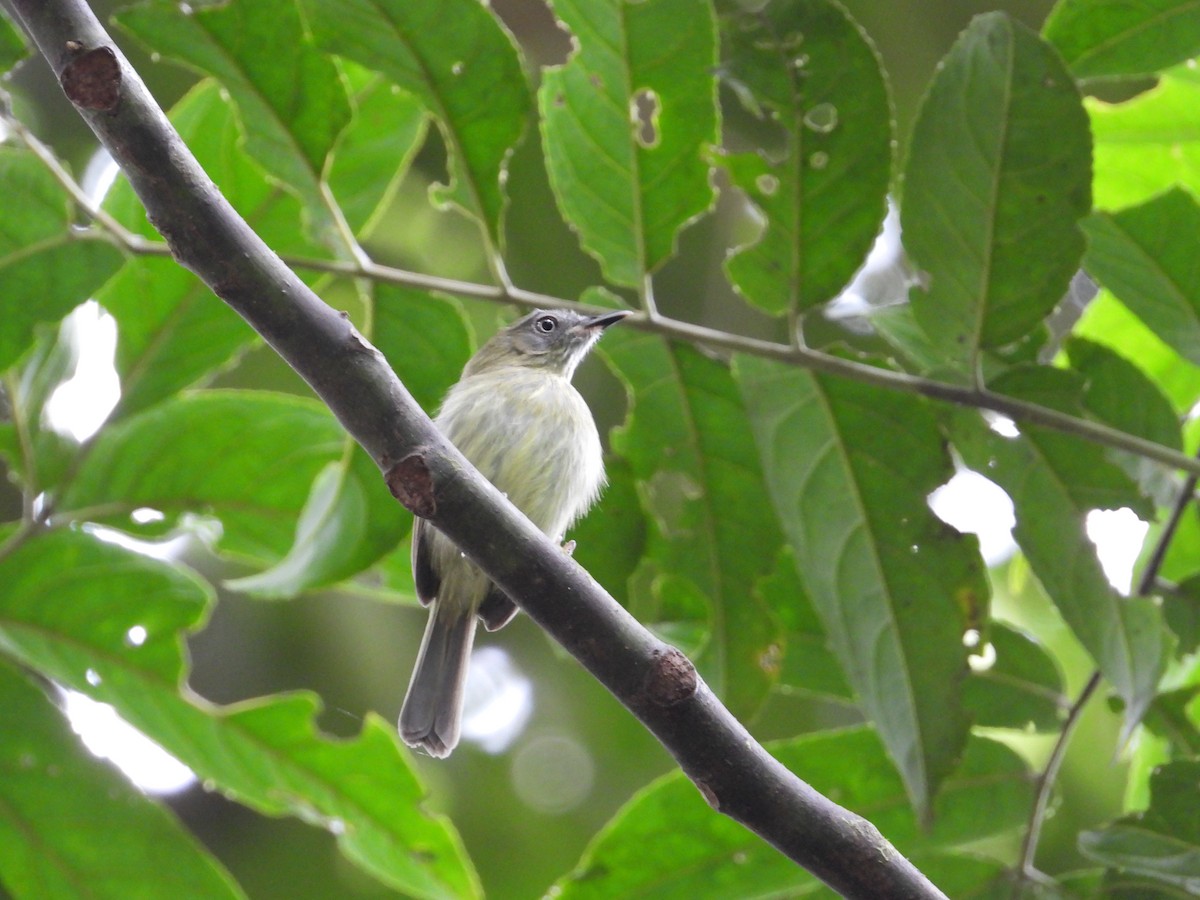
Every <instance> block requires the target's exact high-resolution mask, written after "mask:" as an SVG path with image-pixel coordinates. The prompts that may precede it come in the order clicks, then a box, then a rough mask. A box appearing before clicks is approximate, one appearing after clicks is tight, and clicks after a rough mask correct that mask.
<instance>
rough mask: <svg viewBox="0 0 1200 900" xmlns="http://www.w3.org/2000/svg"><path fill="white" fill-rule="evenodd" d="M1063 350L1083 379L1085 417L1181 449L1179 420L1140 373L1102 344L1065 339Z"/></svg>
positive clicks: (1152, 383)
mask: <svg viewBox="0 0 1200 900" xmlns="http://www.w3.org/2000/svg"><path fill="white" fill-rule="evenodd" d="M1065 349H1066V351H1067V356H1068V357H1070V360H1071V368H1072V369H1074V370H1075V371H1077V372H1079V373H1080V374H1082V375H1083V376H1084V377H1085V378H1086V379H1087V382H1086V384H1085V385H1084V389H1083V405H1084V407H1085V408H1086V409H1087V411H1088V412H1089V413H1091V414H1092V415H1094V416H1095V417H1096V418H1097V419H1099V420H1100V421H1101V422H1103V423H1104V424H1106V425H1111V426H1112V427H1113V428H1116V429H1117V430H1119V431H1124V432H1126V433H1127V434H1133V435H1137V436H1138V437H1143V438H1146V440H1149V441H1154V442H1155V443H1156V444H1162V445H1164V446H1166V447H1170V448H1171V449H1173V450H1182V449H1183V434H1182V432H1181V431H1180V428H1179V417H1178V416H1176V415H1175V411H1174V410H1173V409H1172V408H1171V403H1170V401H1169V400H1167V398H1166V397H1165V396H1163V393H1162V391H1160V390H1159V389H1158V387H1157V386H1156V385H1155V384H1154V382H1152V381H1151V380H1150V379H1149V378H1147V377H1146V374H1145V373H1144V372H1142V370H1141V369H1139V368H1138V367H1137V366H1136V365H1134V364H1133V363H1132V362H1130V361H1129V360H1128V359H1126V358H1125V357H1124V356H1122V355H1120V354H1119V353H1117V352H1115V351H1113V350H1111V349H1109V348H1108V347H1105V346H1104V345H1103V344H1098V343H1095V342H1094V341H1089V340H1086V339H1084V338H1079V337H1072V338H1069V339H1068V340H1067V342H1066V346H1065Z"/></svg>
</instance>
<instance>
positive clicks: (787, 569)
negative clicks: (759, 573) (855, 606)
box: [758, 547, 854, 700]
mask: <svg viewBox="0 0 1200 900" xmlns="http://www.w3.org/2000/svg"><path fill="white" fill-rule="evenodd" d="M758 594H759V596H760V597H762V601H763V603H765V604H766V605H767V607H768V608H769V609H770V610H771V612H772V613H773V614H774V615H775V618H777V619H778V620H779V624H780V626H781V627H782V628H783V638H784V644H785V647H786V649H785V650H784V654H783V666H782V667H781V668H780V671H779V684H778V687H779V689H780V690H782V691H791V690H795V691H809V692H812V693H816V694H827V695H829V696H831V697H837V698H839V699H842V700H853V699H854V692H853V691H852V690H851V689H850V685H848V684H847V683H846V676H845V675H843V674H842V667H841V665H840V664H839V663H838V660H837V657H836V656H834V655H833V651H831V650H830V649H829V639H828V638H827V637H826V635H825V627H824V626H823V625H822V624H821V618H820V616H818V615H817V611H816V609H815V608H814V607H813V603H812V599H811V598H810V597H809V596H808V591H807V590H806V589H805V587H804V583H803V582H802V581H801V580H800V576H799V574H797V572H796V558H795V555H794V554H793V552H792V548H791V547H784V548H783V550H782V551H781V552H780V554H779V563H778V565H777V566H776V568H775V570H774V571H773V572H771V574H769V575H766V576H764V577H763V578H762V579H761V580H760V581H759V583H758Z"/></svg>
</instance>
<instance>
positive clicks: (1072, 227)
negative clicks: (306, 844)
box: [901, 13, 1091, 376]
mask: <svg viewBox="0 0 1200 900" xmlns="http://www.w3.org/2000/svg"><path fill="white" fill-rule="evenodd" d="M1090 185H1091V140H1090V137H1089V134H1088V123H1087V117H1086V115H1085V114H1084V112H1083V107H1082V105H1081V102H1080V96H1079V93H1078V90H1077V89H1076V87H1075V82H1074V80H1073V79H1072V78H1071V76H1070V74H1069V73H1068V72H1067V71H1066V70H1065V69H1064V68H1063V65H1062V61H1061V60H1060V59H1059V58H1058V55H1057V54H1056V53H1055V52H1054V50H1053V49H1052V48H1050V47H1049V46H1047V45H1046V44H1044V43H1042V42H1041V41H1040V40H1039V39H1038V37H1037V35H1035V34H1033V33H1032V32H1030V31H1028V30H1027V29H1026V28H1025V27H1024V26H1023V25H1020V24H1017V23H1015V22H1013V21H1012V20H1010V19H1008V18H1007V17H1006V16H1004V15H1003V14H1000V13H989V14H986V15H982V16H978V17H976V18H975V19H974V20H973V21H972V23H971V25H970V26H969V27H968V28H967V30H966V31H964V32H963V34H962V35H961V37H959V39H958V41H957V42H956V43H955V45H954V47H953V48H952V49H951V50H950V53H949V54H948V56H947V57H946V59H945V61H944V65H943V66H942V67H941V68H940V69H939V71H938V74H937V75H936V76H935V77H934V81H933V85H932V87H931V88H930V90H929V93H928V94H926V96H925V99H924V101H923V102H922V104H921V109H920V111H919V113H918V115H917V120H916V123H915V124H914V126H913V132H912V138H911V141H910V143H909V149H908V160H907V163H906V165H905V170H904V196H903V202H902V204H901V225H902V227H903V229H904V246H905V248H906V249H907V251H908V252H909V254H910V255H911V257H912V259H913V261H914V263H915V264H916V266H917V267H919V268H920V269H922V270H923V271H924V272H925V273H926V276H927V278H928V288H927V289H919V288H918V289H914V291H913V292H912V303H913V309H914V311H915V312H916V315H917V321H918V322H920V324H921V326H922V327H923V328H924V329H925V330H926V331H927V332H928V334H929V335H930V337H931V338H933V339H934V341H935V342H936V343H937V344H938V345H939V346H940V348H941V350H942V353H943V354H944V356H945V358H946V360H947V361H948V362H951V363H952V364H953V365H954V366H955V367H956V368H958V369H959V370H961V371H963V372H965V373H966V374H967V375H970V376H973V375H974V374H975V372H976V370H977V368H978V363H979V354H980V351H981V350H983V349H988V348H993V347H999V346H1001V345H1003V344H1008V343H1011V342H1012V341H1015V340H1017V339H1019V338H1021V337H1022V336H1024V335H1026V334H1028V333H1029V332H1030V331H1031V330H1032V329H1033V328H1034V327H1035V326H1036V325H1038V323H1040V322H1041V321H1042V319H1043V318H1044V317H1045V316H1046V315H1047V314H1048V313H1049V312H1050V311H1051V310H1052V309H1053V308H1054V306H1055V304H1056V303H1058V301H1059V299H1060V298H1061V297H1062V296H1063V294H1064V293H1065V292H1066V290H1067V286H1068V284H1069V283H1070V280H1071V276H1072V275H1073V274H1074V273H1075V270H1076V268H1077V267H1078V262H1079V257H1080V255H1081V254H1082V251H1083V237H1082V234H1081V233H1080V231H1079V227H1078V225H1077V220H1078V219H1079V218H1080V217H1081V216H1083V215H1085V214H1086V213H1087V211H1088V210H1089V209H1090V207H1091V192H1090Z"/></svg>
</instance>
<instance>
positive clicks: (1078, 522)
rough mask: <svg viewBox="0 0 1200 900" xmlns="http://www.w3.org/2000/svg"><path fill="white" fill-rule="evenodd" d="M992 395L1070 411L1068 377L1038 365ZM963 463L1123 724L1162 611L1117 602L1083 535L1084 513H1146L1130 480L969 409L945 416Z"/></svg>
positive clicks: (1154, 656)
mask: <svg viewBox="0 0 1200 900" xmlns="http://www.w3.org/2000/svg"><path fill="white" fill-rule="evenodd" d="M989 386H990V387H991V388H992V389H994V390H996V391H998V392H1001V393H1007V394H1010V395H1012V396H1017V397H1021V398H1022V399H1027V400H1034V401H1036V402H1039V403H1042V404H1044V405H1048V406H1051V407H1052V408H1055V409H1060V410H1062V411H1065V412H1072V413H1075V414H1078V399H1077V398H1078V395H1077V393H1076V392H1077V391H1078V385H1077V384H1076V383H1075V382H1074V381H1073V380H1072V377H1071V373H1067V372H1064V371H1062V370H1059V369H1050V368H1048V367H1046V368H1039V369H1033V370H1030V371H1020V372H1013V373H1011V374H1010V375H1009V376H1008V377H1007V378H1006V379H1003V380H1000V381H997V382H993V383H992V384H991V385H989ZM951 433H952V437H953V440H954V446H955V448H956V449H957V450H958V451H959V453H960V454H961V456H962V459H963V461H964V462H965V463H966V464H967V465H968V466H970V467H971V468H972V469H974V470H975V471H977V472H979V473H980V474H982V475H985V476H986V477H988V478H989V479H991V480H992V481H994V482H996V483H997V484H998V485H1000V486H1001V487H1002V488H1004V490H1005V491H1006V492H1007V493H1008V495H1009V496H1010V497H1011V498H1012V500H1013V505H1014V507H1015V510H1016V518H1017V524H1016V527H1015V529H1014V530H1013V537H1014V538H1015V539H1016V541H1017V543H1018V544H1019V545H1020V547H1021V550H1022V551H1023V552H1024V554H1025V557H1026V558H1027V559H1028V560H1029V566H1030V568H1031V569H1032V570H1033V573H1034V575H1036V576H1037V578H1038V580H1039V581H1040V582H1041V584H1042V587H1043V588H1044V589H1045V591H1046V593H1047V594H1048V595H1049V597H1050V599H1051V600H1052V601H1053V602H1054V604H1055V606H1057V608H1058V610H1059V612H1060V613H1061V614H1062V617H1063V619H1064V620H1065V621H1066V623H1067V625H1068V626H1070V628H1071V630H1072V632H1073V633H1074V634H1075V636H1076V637H1077V638H1078V639H1079V642H1080V643H1081V644H1083V646H1084V648H1085V649H1086V650H1087V651H1088V653H1090V654H1091V656H1092V658H1093V660H1095V662H1096V665H1097V666H1098V667H1099V668H1100V670H1101V672H1103V673H1104V676H1105V677H1106V678H1107V679H1108V681H1109V683H1110V684H1111V685H1112V686H1113V689H1114V690H1115V691H1116V692H1117V694H1118V695H1119V696H1120V697H1121V698H1122V699H1123V700H1124V701H1125V722H1126V728H1127V729H1129V728H1132V726H1133V725H1135V724H1137V722H1138V720H1139V719H1140V718H1141V716H1142V713H1143V712H1144V711H1145V709H1146V707H1147V706H1148V705H1149V703H1150V701H1151V700H1152V699H1153V698H1154V694H1155V691H1156V688H1157V686H1158V680H1159V677H1160V676H1161V675H1162V673H1163V671H1164V669H1165V665H1166V657H1167V653H1168V650H1169V648H1170V643H1171V642H1170V637H1169V635H1168V633H1167V630H1166V626H1165V625H1164V623H1163V617H1162V611H1161V610H1160V609H1159V608H1158V606H1157V605H1155V603H1154V602H1153V601H1151V600H1150V599H1148V598H1145V597H1121V596H1120V595H1119V594H1118V593H1117V592H1116V590H1115V589H1114V588H1113V587H1112V585H1111V584H1109V582H1108V579H1107V578H1106V577H1105V575H1104V571H1103V570H1102V569H1101V567H1100V561H1099V559H1098V558H1097V556H1096V548H1095V545H1093V544H1092V542H1091V541H1090V540H1089V539H1088V537H1087V532H1086V527H1085V519H1086V517H1087V514H1088V512H1090V511H1091V510H1093V509H1114V508H1120V507H1122V506H1130V507H1132V508H1133V509H1134V510H1135V511H1140V514H1141V515H1144V516H1147V517H1148V516H1150V515H1152V507H1149V506H1148V504H1147V503H1146V501H1145V499H1144V498H1143V497H1142V496H1141V495H1140V493H1139V492H1138V490H1137V488H1136V487H1135V486H1134V485H1133V484H1132V482H1131V481H1130V480H1129V478H1128V477H1127V476H1126V475H1125V474H1124V473H1123V472H1122V471H1121V470H1120V469H1118V468H1117V467H1116V466H1115V465H1113V464H1112V463H1110V462H1109V461H1108V460H1107V459H1105V458H1104V455H1103V451H1102V449H1101V448H1100V447H1098V446H1096V445H1094V444H1089V443H1087V442H1085V441H1082V440H1080V439H1078V438H1074V437H1071V436H1068V435H1063V434H1058V433H1052V432H1048V431H1047V430H1045V429H1040V428H1037V427H1036V426H1023V427H1022V434H1021V436H1019V437H1016V438H1010V437H1003V436H1001V435H999V434H997V433H996V432H994V431H992V430H991V429H990V428H988V427H987V426H986V425H985V424H984V423H983V420H982V419H981V418H980V417H979V415H978V414H977V413H974V412H965V411H964V412H960V413H958V414H956V415H955V416H954V418H953V419H952V420H951Z"/></svg>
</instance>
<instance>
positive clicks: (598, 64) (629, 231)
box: [538, 0, 717, 287]
mask: <svg viewBox="0 0 1200 900" xmlns="http://www.w3.org/2000/svg"><path fill="white" fill-rule="evenodd" d="M553 6H554V12H555V15H556V16H557V17H558V18H559V19H560V20H561V21H562V22H563V24H564V25H565V26H566V28H567V29H568V30H569V31H570V32H571V34H572V35H574V37H575V47H576V49H575V52H574V53H573V54H572V56H571V58H570V59H569V60H568V61H567V63H566V64H565V65H563V66H558V67H555V68H552V69H548V70H546V71H545V73H544V76H543V81H542V86H541V89H540V90H539V92H538V105H539V108H540V111H541V116H542V141H543V146H544V148H545V154H546V167H547V170H548V171H549V174H550V184H551V186H552V187H553V188H554V194H555V197H556V199H557V200H558V205H559V208H560V209H561V210H562V212H563V215H564V216H565V217H566V219H567V221H568V222H569V223H570V225H571V227H572V228H574V229H575V231H576V232H578V234H579V239H580V243H581V244H582V245H583V248H584V249H585V250H587V251H588V252H589V253H590V254H592V255H593V256H594V257H596V259H597V260H599V262H600V265H601V268H602V269H603V270H604V274H605V276H606V277H607V278H608V279H609V281H611V282H613V283H614V284H620V285H625V286H628V287H641V285H642V283H643V279H644V278H645V277H646V275H648V274H650V273H651V272H653V271H654V270H655V269H657V268H658V267H659V266H661V265H662V264H663V263H664V262H666V261H667V259H668V258H669V257H670V256H671V255H672V254H673V253H674V250H675V237H676V234H677V233H678V231H679V229H680V228H681V227H682V226H683V225H684V224H686V223H687V222H688V221H690V220H691V219H693V218H695V217H696V216H698V215H700V214H701V213H702V212H703V211H704V210H706V209H707V208H708V207H709V205H710V204H711V203H712V198H713V193H712V188H711V187H710V185H709V181H708V178H709V173H708V166H707V164H706V163H705V161H704V153H705V152H706V150H707V149H708V147H709V146H710V145H712V144H715V143H716V140H717V113H716V83H715V79H714V77H713V68H714V67H715V66H716V62H717V46H716V44H717V39H716V23H715V22H714V21H713V17H712V10H711V8H710V7H709V6H708V4H698V3H695V2H693V0H646V2H643V3H625V2H621V0H600V2H581V0H556V2H555V3H554V4H553Z"/></svg>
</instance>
